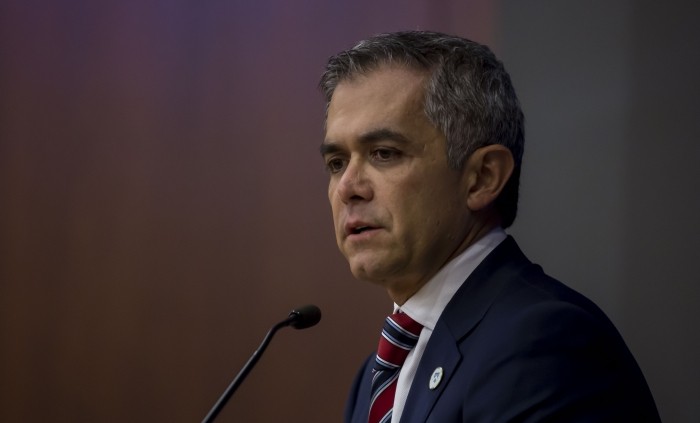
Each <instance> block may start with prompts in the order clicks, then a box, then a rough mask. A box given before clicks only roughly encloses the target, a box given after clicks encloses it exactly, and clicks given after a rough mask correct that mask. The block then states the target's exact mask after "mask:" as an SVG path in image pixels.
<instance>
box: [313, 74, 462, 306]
mask: <svg viewBox="0 0 700 423" xmlns="http://www.w3.org/2000/svg"><path fill="white" fill-rule="evenodd" d="M425 81H426V75H424V74H421V73H417V72H415V71H411V70H407V69H404V68H402V67H397V66H391V67H387V66H385V67H380V68H379V69H378V70H374V71H371V72H370V73H368V74H367V75H364V76H358V77H356V78H353V79H351V80H346V81H343V82H341V83H340V84H338V86H337V88H336V90H335V92H334V94H333V97H332V99H331V102H330V105H329V109H328V118H327V127H326V137H325V140H324V142H323V144H322V147H321V150H322V152H323V157H324V161H325V163H326V166H327V168H328V171H329V173H330V183H329V185H328V198H329V200H330V203H331V208H332V211H333V220H334V224H335V234H336V240H337V242H338V247H339V248H340V251H341V252H342V253H343V255H344V256H345V257H346V258H347V260H348V262H349V264H350V269H351V271H352V273H353V275H354V276H355V277H356V278H358V279H361V280H368V281H371V282H374V283H378V284H380V285H382V286H384V287H385V288H387V290H388V291H389V294H390V296H391V297H392V299H393V300H394V301H395V302H397V303H399V304H402V303H403V302H404V301H405V300H406V299H408V298H409V297H410V296H411V295H413V294H414V293H415V292H416V291H418V289H420V287H421V286H423V284H425V283H426V282H427V281H428V280H429V279H430V278H431V277H432V276H433V275H434V274H435V273H436V272H437V271H438V270H439V269H440V268H441V267H442V266H443V265H444V264H445V263H447V262H448V261H449V260H450V259H452V258H453V257H455V256H456V255H457V254H459V253H460V252H461V251H463V250H464V249H465V248H466V246H467V245H466V244H465V239H466V238H467V234H468V232H469V228H470V221H471V220H472V219H471V218H470V213H469V210H468V208H467V191H468V186H467V181H466V180H467V178H466V177H465V176H464V175H466V173H465V172H462V171H456V170H453V169H450V168H449V167H448V165H447V156H446V144H445V137H444V136H443V135H442V134H441V133H440V131H439V130H438V129H437V128H436V127H434V126H433V125H432V124H431V123H430V121H429V120H428V118H427V117H426V116H425V113H424V111H423V99H424V83H425Z"/></svg>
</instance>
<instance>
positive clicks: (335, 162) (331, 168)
mask: <svg viewBox="0 0 700 423" xmlns="http://www.w3.org/2000/svg"><path fill="white" fill-rule="evenodd" d="M344 167H345V160H343V159H341V158H338V157H331V158H330V159H328V160H326V169H327V170H328V172H330V173H338V172H340V171H341V170H343V168H344Z"/></svg>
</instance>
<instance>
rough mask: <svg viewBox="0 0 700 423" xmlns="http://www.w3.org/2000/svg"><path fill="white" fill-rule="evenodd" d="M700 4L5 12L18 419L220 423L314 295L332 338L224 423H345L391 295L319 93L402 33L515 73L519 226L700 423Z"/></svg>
mask: <svg viewBox="0 0 700 423" xmlns="http://www.w3.org/2000/svg"><path fill="white" fill-rule="evenodd" d="M699 9H700V6H698V5H697V3H696V2H691V1H671V2H653V1H650V0H641V1H632V0H629V1H624V0H623V1H613V2H610V1H603V0H594V1H588V2H554V1H518V2H508V1H503V0H500V1H499V0H475V1H457V0H454V1H451V0H422V1H418V0H392V1H381V2H378V1H370V0H353V1H333V2H330V1H322V0H300V1H284V0H258V1H207V2H201V1H191V0H190V1H188V0H168V1H165V0H145V1H123V2H117V1H114V2H95V1H88V0H73V1H55V0H25V1H19V0H6V1H3V2H2V3H0V421H3V422H154V421H155V422H193V421H200V420H201V419H202V418H203V417H204V415H205V414H206V412H207V411H208V410H209V408H210V407H211V406H212V405H213V403H214V401H215V400H216V399H217V398H218V396H219V395H220V393H221V392H222V391H223V389H224V388H225V387H226V386H227V385H228V383H229V382H230V380H231V379H232V378H233V376H234V375H235V374H236V373H237V372H238V370H239V369H240V367H241V366H242V365H243V364H244V363H245V361H246V360H247V359H248V357H249V356H250V354H251V353H252V352H253V351H254V350H255V348H256V347H257V346H258V344H259V342H260V341H261V340H262V338H263V336H264V334H265V332H266V331H267V330H268V328H269V327H270V326H271V325H272V324H274V323H276V322H277V321H279V320H281V319H283V318H285V317H286V316H287V314H288V313H289V311H290V310H291V309H292V308H294V307H296V306H299V305H302V304H305V303H315V304H317V305H319V306H320V307H321V308H322V310H323V314H324V317H323V320H322V321H321V323H320V324H319V325H318V326H317V327H314V328H312V329H308V330H305V331H301V332H296V331H295V330H293V329H286V330H284V331H281V332H280V333H279V334H278V335H277V337H276V338H275V339H274V340H273V341H272V344H271V345H270V347H269V348H268V350H267V353H266V355H265V356H264V357H263V358H262V360H261V361H260V362H259V363H258V366H257V367H256V368H255V369H254V371H253V372H252V373H251V374H250V376H249V378H248V380H247V381H246V383H245V384H244V385H243V386H242V387H241V388H240V389H239V391H238V392H237V394H236V395H235V396H234V398H233V399H232V400H231V402H230V403H229V404H228V406H227V407H226V409H225V410H224V412H223V413H222V414H221V415H220V421H222V422H227V421H228V422H233V421H238V422H276V421H287V422H302V421H303V422H329V421H341V419H342V408H343V404H344V400H345V394H346V392H347V389H348V387H349V385H350V383H351V380H352V378H353V376H354V374H355V370H356V369H357V367H358V365H359V363H360V361H361V360H362V359H363V358H364V357H365V356H366V355H367V354H369V353H370V352H371V351H372V350H373V349H374V348H375V346H376V343H377V339H378V334H379V330H380V327H381V324H382V320H383V318H384V316H385V315H386V313H388V312H389V311H390V310H391V302H390V301H389V299H388V298H387V296H386V294H385V293H384V292H383V291H382V290H381V289H379V288H376V287H372V286H369V285H366V284H363V283H359V282H356V281H355V280H353V279H352V277H351V275H350V273H349V270H348V269H347V266H346V263H345V262H344V260H343V259H342V257H341V256H340V254H339V253H338V252H337V249H336V246H335V240H334V237H333V231H332V221H331V217H330V208H329V206H328V205H327V199H326V181H327V176H326V175H325V172H324V170H323V165H322V161H321V159H320V156H319V154H318V146H319V144H320V142H321V140H322V137H323V130H322V128H323V114H324V104H323V100H322V98H321V95H320V93H319V92H318V91H317V89H316V84H317V81H318V77H319V75H320V73H321V72H322V69H323V66H324V64H325V61H326V59H327V58H328V56H330V55H332V54H334V53H336V52H338V51H339V50H341V49H345V48H348V47H350V46H352V45H353V44H354V43H355V42H356V41H357V40H359V39H362V38H365V37H367V36H369V35H372V34H375V33H379V32H387V31H394V30H401V29H432V30H439V31H443V32H448V33H453V34H458V35H462V36H466V37H469V38H472V39H475V40H477V41H480V42H483V43H486V44H488V45H490V46H491V47H492V48H493V50H494V51H495V52H496V53H497V55H499V57H501V58H502V60H503V61H504V62H505V65H506V68H507V69H508V70H509V71H510V73H511V75H512V77H513V80H514V83H515V86H516V89H517V90H518V93H519V96H520V98H521V102H522V104H523V108H524V111H525V115H526V118H527V147H526V154H525V165H524V166H525V167H524V173H523V179H522V196H521V198H522V200H521V206H520V207H521V213H520V216H519V218H518V219H517V221H516V224H515V226H514V227H513V228H512V230H511V233H513V234H514V235H515V236H516V239H518V241H519V243H520V244H521V246H522V247H523V248H524V250H525V251H526V253H527V254H528V255H529V256H530V258H531V259H532V260H533V261H536V262H538V263H540V264H542V265H543V266H544V267H545V269H546V270H547V271H548V272H549V273H550V274H552V275H553V276H555V277H557V278H559V279H561V280H562V281H564V282H566V283H568V284H569V285H571V286H573V287H574V288H576V289H578V290H579V291H581V292H583V293H584V294H586V295H587V296H589V297H590V298H592V299H593V300H594V301H596V302H597V303H598V304H599V305H600V306H601V307H602V308H603V309H604V310H605V311H606V312H607V313H608V314H609V316H610V317H611V319H612V320H613V321H614V323H615V324H616V325H617V326H618V328H619V329H620V331H621V333H622V335H623V337H624V338H625V339H626V341H627V343H628V344H629V346H630V349H631V350H632V352H633V353H634V355H635V356H636V357H637V360H638V361H639V364H640V366H641V367H642V369H643V371H644V373H645V375H646V377H647V380H648V382H649V384H650V387H651V390H652V392H653V394H654V396H655V398H656V400H657V404H658V407H659V410H660V412H661V416H662V418H663V419H664V420H665V421H667V422H695V421H697V416H698V415H700V401H698V398H700V365H698V363H697V357H699V356H700V331H698V323H700V311H699V310H700V287H699V286H698V277H697V276H696V274H695V273H696V268H697V264H698V262H699V261H700V241H699V240H700V225H699V224H698V215H700V195H699V191H698V188H697V184H698V181H700V170H699V166H698V160H699V159H700V142H699V141H700V123H699V119H698V112H700V101H699V100H698V98H699V97H700V78H698V74H700V55H698V41H700V29H699V28H700V27H699V26H698V25H697V24H696V22H695V17H696V16H697V12H698V11H700V10H699ZM347 333H350V334H351V335H350V336H348V335H347ZM340 334H343V335H342V336H341V335H340ZM347 339H351V341H350V342H349V343H342V341H343V340H347ZM346 342H347V341H346Z"/></svg>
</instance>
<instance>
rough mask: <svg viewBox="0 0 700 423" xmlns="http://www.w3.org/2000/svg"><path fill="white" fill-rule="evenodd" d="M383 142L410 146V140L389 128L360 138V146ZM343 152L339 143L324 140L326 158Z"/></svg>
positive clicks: (322, 150)
mask: <svg viewBox="0 0 700 423" xmlns="http://www.w3.org/2000/svg"><path fill="white" fill-rule="evenodd" d="M381 140H391V141H395V142H398V143H400V144H408V143H409V139H408V138H406V136H405V135H403V134H401V133H400V132H396V131H394V130H391V129H388V128H379V129H374V130H371V131H369V132H366V133H364V134H362V135H361V136H360V139H359V143H360V144H372V143H375V142H377V141H381ZM340 150H342V149H341V148H340V147H339V146H338V144H337V143H335V142H333V141H328V140H324V141H323V142H322V143H321V148H320V151H321V155H322V156H325V155H326V154H332V153H337V152H338V151H340Z"/></svg>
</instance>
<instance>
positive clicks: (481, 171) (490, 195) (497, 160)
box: [466, 144, 515, 211]
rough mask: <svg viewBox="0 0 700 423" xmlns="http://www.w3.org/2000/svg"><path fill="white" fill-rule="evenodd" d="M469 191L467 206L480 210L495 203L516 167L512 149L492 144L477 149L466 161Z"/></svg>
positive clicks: (470, 208)
mask: <svg viewBox="0 0 700 423" xmlns="http://www.w3.org/2000/svg"><path fill="white" fill-rule="evenodd" d="M466 167H467V169H466V170H467V174H468V175H469V177H468V184H469V191H468V197H467V206H468V207H469V210H471V211H479V210H483V209H485V208H487V207H488V206H489V205H491V204H493V202H494V201H495V200H496V198H497V197H498V195H499V194H500V193H501V191H502V190H503V187H504V186H505V185H506V182H508V179H509V178H510V175H511V174H512V173H513V169H514V168H515V161H514V160H513V154H512V153H511V152H510V150H509V149H508V148H507V147H505V146H503V145H500V144H491V145H487V146H486V147H481V148H479V149H478V150H476V151H475V152H474V153H473V154H472V155H471V156H469V159H467V163H466Z"/></svg>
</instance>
